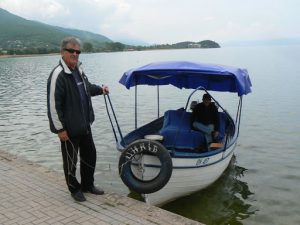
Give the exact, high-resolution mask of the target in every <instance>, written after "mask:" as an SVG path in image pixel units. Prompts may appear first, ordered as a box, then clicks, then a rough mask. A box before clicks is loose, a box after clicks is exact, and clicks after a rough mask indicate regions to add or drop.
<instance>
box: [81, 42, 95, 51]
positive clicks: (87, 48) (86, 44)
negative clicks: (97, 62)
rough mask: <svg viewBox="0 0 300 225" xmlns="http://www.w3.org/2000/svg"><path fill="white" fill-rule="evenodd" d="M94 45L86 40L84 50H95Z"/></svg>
mask: <svg viewBox="0 0 300 225" xmlns="http://www.w3.org/2000/svg"><path fill="white" fill-rule="evenodd" d="M93 49H94V48H93V45H92V43H90V42H84V43H83V51H84V52H92V51H93Z"/></svg>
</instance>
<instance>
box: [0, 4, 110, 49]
mask: <svg viewBox="0 0 300 225" xmlns="http://www.w3.org/2000/svg"><path fill="white" fill-rule="evenodd" d="M0 31H1V32H0V52H4V53H5V52H8V53H20V52H21V53H22V52H23V53H24V54H26V53H48V52H59V45H60V42H61V40H62V39H63V38H64V37H66V36H76V37H78V38H80V39H81V41H82V42H83V43H85V42H88V43H91V44H92V46H93V47H94V48H96V49H97V48H101V47H103V46H105V44H106V43H111V42H112V40H110V39H109V38H107V37H105V36H103V35H100V34H95V33H92V32H87V31H83V30H76V29H68V28H62V27H56V26H51V25H47V24H44V23H40V22H36V21H31V20H26V19H24V18H22V17H19V16H17V15H14V14H12V13H9V12H8V11H6V10H4V9H1V8H0Z"/></svg>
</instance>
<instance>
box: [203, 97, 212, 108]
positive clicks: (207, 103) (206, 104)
mask: <svg viewBox="0 0 300 225" xmlns="http://www.w3.org/2000/svg"><path fill="white" fill-rule="evenodd" d="M210 102H211V100H210V99H209V98H203V103H204V105H205V106H209V104H210Z"/></svg>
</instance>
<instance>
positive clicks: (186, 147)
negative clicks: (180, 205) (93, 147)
mask: <svg viewBox="0 0 300 225" xmlns="http://www.w3.org/2000/svg"><path fill="white" fill-rule="evenodd" d="M120 83H121V84H123V85H124V86H125V87H126V88H128V89H130V87H133V86H135V87H137V86H138V85H155V86H161V85H174V86H175V87H178V88H180V89H181V88H188V89H194V90H193V91H192V93H191V95H190V96H189V97H188V99H187V102H186V106H185V108H180V109H175V110H174V109H171V110H167V111H166V112H164V116H162V117H159V107H158V118H157V119H156V120H154V121H151V122H149V123H147V124H145V125H144V126H141V127H137V124H136V121H137V120H136V119H135V129H134V130H133V131H132V132H130V133H128V134H127V135H125V136H123V135H122V132H121V129H120V127H119V125H118V121H117V118H116V115H115V113H114V110H113V107H112V103H111V100H110V98H109V96H107V98H108V100H109V103H110V106H111V111H112V112H113V115H114V119H115V122H116V123H115V124H116V126H117V128H118V129H117V131H118V132H116V129H115V128H114V125H113V123H112V119H111V116H110V112H109V110H107V112H108V115H109V118H110V121H111V124H112V127H113V131H114V134H115V138H116V142H117V149H118V150H119V151H120V152H121V155H120V159H119V172H120V177H121V179H122V180H123V182H124V184H126V185H127V187H128V188H129V189H130V190H133V191H135V192H138V193H141V194H142V195H143V196H144V198H145V201H146V202H147V203H150V204H152V205H161V204H163V203H166V202H169V201H172V200H174V199H176V198H179V197H182V196H185V195H188V194H191V193H193V192H195V191H198V190H201V189H203V188H205V187H207V186H209V185H210V184H212V183H213V182H215V181H216V180H217V179H218V178H219V177H220V176H221V175H222V173H223V172H224V170H225V169H226V168H227V166H228V164H229V162H230V160H231V158H232V156H233V153H234V149H235V146H236V141H237V138H238V136H239V126H240V120H241V112H242V96H243V95H246V94H248V93H250V92H251V86H252V85H251V81H250V78H249V75H248V72H247V70H246V69H240V68H233V67H228V66H221V65H213V64H203V63H194V62H186V61H172V62H158V63H151V64H148V65H145V66H142V67H139V68H137V69H131V70H129V71H127V72H125V73H124V74H123V76H122V77H121V79H120ZM135 90H137V89H135ZM157 90H159V89H157ZM198 91H202V92H205V93H207V94H209V95H210V96H211V94H210V93H209V92H208V91H220V92H233V93H236V94H237V96H238V98H239V103H238V106H237V112H236V115H235V119H233V118H232V117H231V116H230V115H229V113H228V112H227V111H226V110H225V109H223V107H222V106H221V105H220V104H219V102H218V101H217V100H216V99H215V98H214V97H213V96H211V97H212V99H213V101H214V103H215V104H216V106H218V110H219V120H220V128H219V133H220V135H219V137H218V142H217V143H212V144H210V145H209V146H208V147H207V148H205V149H204V150H203V149H199V146H203V145H204V146H207V143H205V138H204V134H203V133H201V132H200V131H196V130H193V129H192V127H191V109H192V108H193V106H194V105H195V104H194V103H195V102H194V101H192V102H191V104H190V99H192V96H193V95H194V93H196V92H198ZM135 96H137V95H135ZM136 101H137V99H136ZM106 105H108V104H107V101H106ZM136 105H137V104H136ZM158 106H159V94H158ZM107 109H108V108H107ZM135 118H137V110H135ZM118 136H119V138H120V139H118Z"/></svg>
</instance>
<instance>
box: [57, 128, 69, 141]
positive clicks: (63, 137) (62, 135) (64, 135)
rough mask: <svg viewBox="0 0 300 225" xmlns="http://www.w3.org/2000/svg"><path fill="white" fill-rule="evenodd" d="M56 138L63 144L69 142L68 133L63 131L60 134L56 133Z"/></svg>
mask: <svg viewBox="0 0 300 225" xmlns="http://www.w3.org/2000/svg"><path fill="white" fill-rule="evenodd" d="M58 137H59V139H60V140H61V141H63V142H65V141H67V140H69V136H68V133H67V131H65V130H64V131H62V132H59V133H58Z"/></svg>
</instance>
